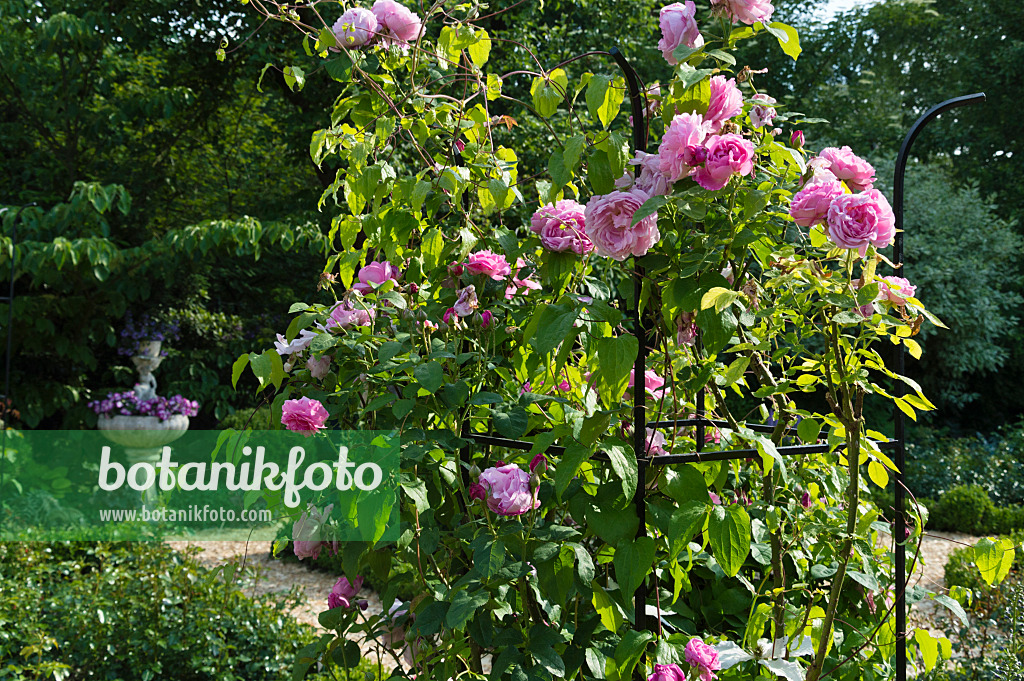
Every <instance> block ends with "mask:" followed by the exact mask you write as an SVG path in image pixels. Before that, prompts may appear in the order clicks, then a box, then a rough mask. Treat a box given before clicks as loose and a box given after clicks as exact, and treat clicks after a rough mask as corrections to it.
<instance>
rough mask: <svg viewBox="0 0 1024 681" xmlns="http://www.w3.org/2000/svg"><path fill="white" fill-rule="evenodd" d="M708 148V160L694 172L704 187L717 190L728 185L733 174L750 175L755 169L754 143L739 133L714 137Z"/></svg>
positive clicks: (694, 176) (695, 177) (709, 141)
mask: <svg viewBox="0 0 1024 681" xmlns="http://www.w3.org/2000/svg"><path fill="white" fill-rule="evenodd" d="M707 149H708V159H707V161H705V162H704V165H703V166H702V167H700V168H697V170H696V171H695V172H694V173H693V179H694V180H696V181H697V184H699V185H700V186H701V187H703V188H704V189H707V190H710V191H717V190H719V189H721V188H723V187H724V186H725V185H727V184H728V183H729V180H730V179H731V178H732V176H733V175H736V174H739V175H749V174H751V173H752V172H753V171H754V161H753V159H754V145H753V144H751V142H750V141H749V140H745V139H743V138H742V137H740V136H739V135H734V134H728V135H717V136H715V137H712V138H711V139H710V140H708V143H707Z"/></svg>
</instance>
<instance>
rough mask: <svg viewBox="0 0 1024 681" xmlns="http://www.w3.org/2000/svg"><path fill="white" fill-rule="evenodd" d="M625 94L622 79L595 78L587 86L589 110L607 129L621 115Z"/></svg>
mask: <svg viewBox="0 0 1024 681" xmlns="http://www.w3.org/2000/svg"><path fill="white" fill-rule="evenodd" d="M625 94H626V93H625V87H624V82H623V81H622V79H621V78H616V79H615V80H614V81H613V80H612V79H611V78H609V77H608V76H594V77H593V78H591V79H590V82H589V83H588V84H587V109H588V110H589V111H590V115H591V116H593V117H594V118H596V119H598V120H599V121H600V122H601V125H602V127H605V128H607V127H608V125H609V124H610V123H611V122H612V121H613V120H615V116H616V115H617V114H618V113H619V108H620V107H621V106H622V100H623V99H624V98H625Z"/></svg>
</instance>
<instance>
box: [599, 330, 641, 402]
mask: <svg viewBox="0 0 1024 681" xmlns="http://www.w3.org/2000/svg"><path fill="white" fill-rule="evenodd" d="M594 345H595V347H596V348H597V353H596V356H597V370H596V371H594V375H593V379H594V386H595V387H596V388H597V391H598V394H599V395H600V396H601V399H602V400H604V402H605V404H607V405H608V406H612V405H615V404H618V402H619V401H620V400H621V399H622V395H623V394H624V393H625V392H626V388H627V387H628V386H629V372H630V370H631V369H632V368H633V364H634V362H636V353H637V352H638V351H639V349H640V344H639V343H638V342H637V339H636V336H614V337H611V338H598V339H595V341H594Z"/></svg>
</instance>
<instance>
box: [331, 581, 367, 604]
mask: <svg viewBox="0 0 1024 681" xmlns="http://www.w3.org/2000/svg"><path fill="white" fill-rule="evenodd" d="M362 586H363V578H362V577H356V579H355V582H353V583H350V582H349V581H348V577H342V578H340V579H339V580H338V581H337V582H335V584H334V588H333V589H331V593H330V594H328V596H327V607H328V608H330V609H332V610H333V609H334V608H350V607H352V604H353V602H354V603H355V604H356V605H358V606H359V607H360V608H362V609H363V610H365V609H366V607H367V605H368V604H367V602H366V601H364V600H361V601H355V600H354V599H355V597H356V595H357V594H358V593H359V589H361V588H362Z"/></svg>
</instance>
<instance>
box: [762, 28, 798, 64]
mask: <svg viewBox="0 0 1024 681" xmlns="http://www.w3.org/2000/svg"><path fill="white" fill-rule="evenodd" d="M765 29H767V30H768V32H769V33H771V34H772V35H773V36H775V39H776V40H778V41H779V46H780V47H781V48H782V51H783V52H785V53H786V54H787V55H789V56H790V57H792V58H793V61H796V58H797V57H799V56H800V52H801V48H800V36H799V35H798V34H797V32H796V29H795V28H793V27H792V26H789V25H788V24H784V23H782V22H781V21H773V22H772V23H770V24H768V25H767V26H765Z"/></svg>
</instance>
